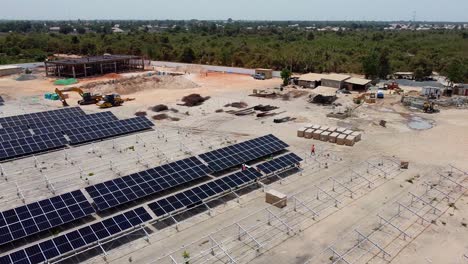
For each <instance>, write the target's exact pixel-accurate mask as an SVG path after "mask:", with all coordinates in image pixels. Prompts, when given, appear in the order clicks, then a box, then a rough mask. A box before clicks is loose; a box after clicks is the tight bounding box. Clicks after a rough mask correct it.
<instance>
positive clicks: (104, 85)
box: [82, 76, 198, 95]
mask: <svg viewBox="0 0 468 264" xmlns="http://www.w3.org/2000/svg"><path fill="white" fill-rule="evenodd" d="M197 87H198V85H197V84H196V83H194V82H192V81H190V80H187V79H186V78H185V77H184V76H149V77H143V76H137V77H130V78H121V79H117V80H109V81H104V82H97V83H89V84H85V85H83V86H82V88H86V89H93V92H94V93H100V94H108V93H118V94H122V95H125V94H132V93H136V92H139V91H143V90H152V89H171V90H172V89H192V88H197Z"/></svg>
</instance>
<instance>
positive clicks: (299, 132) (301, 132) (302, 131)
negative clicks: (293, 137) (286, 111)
mask: <svg viewBox="0 0 468 264" xmlns="http://www.w3.org/2000/svg"><path fill="white" fill-rule="evenodd" d="M307 129H308V128H307V127H301V128H299V129H298V130H297V136H298V137H304V136H305V132H306V130H307Z"/></svg>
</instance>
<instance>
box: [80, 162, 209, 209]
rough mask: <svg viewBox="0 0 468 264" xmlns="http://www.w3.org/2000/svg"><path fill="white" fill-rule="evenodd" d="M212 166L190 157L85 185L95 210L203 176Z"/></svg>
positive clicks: (107, 207) (110, 206) (113, 205)
mask: <svg viewBox="0 0 468 264" xmlns="http://www.w3.org/2000/svg"><path fill="white" fill-rule="evenodd" d="M208 173H211V170H210V169H209V168H208V167H207V166H205V165H204V164H203V163H202V162H200V161H199V160H198V159H197V158H195V157H191V158H187V159H183V160H179V161H176V162H172V163H169V164H165V165H162V166H159V167H155V168H152V169H149V170H145V171H142V172H138V173H134V174H131V175H128V176H125V177H121V178H118V179H115V180H111V181H107V182H104V183H99V184H96V185H93V186H89V187H86V191H87V192H88V193H89V194H90V196H91V197H92V198H93V200H94V203H95V204H96V206H97V208H98V211H103V210H106V209H109V208H112V207H115V206H117V205H120V204H123V203H127V202H129V201H133V200H136V199H139V198H142V197H145V196H147V195H151V194H156V193H159V192H162V191H165V190H168V189H170V188H173V187H176V186H179V185H181V184H184V183H187V182H190V181H193V180H196V179H200V178H202V177H205V176H206V175H207V174H208Z"/></svg>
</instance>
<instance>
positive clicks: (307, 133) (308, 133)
mask: <svg viewBox="0 0 468 264" xmlns="http://www.w3.org/2000/svg"><path fill="white" fill-rule="evenodd" d="M314 131H315V130H313V129H312V128H307V129H306V131H305V132H304V137H305V138H312V135H313V133H314Z"/></svg>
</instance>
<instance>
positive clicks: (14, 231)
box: [0, 191, 94, 263]
mask: <svg viewBox="0 0 468 264" xmlns="http://www.w3.org/2000/svg"><path fill="white" fill-rule="evenodd" d="M92 213H94V209H93V207H92V206H91V204H90V203H89V202H88V201H87V200H86V198H85V196H84V195H83V193H82V192H81V191H74V192H71V193H65V194H62V195H59V196H54V197H52V198H50V199H45V200H42V201H39V202H34V203H30V204H27V205H24V206H20V207H17V208H14V209H10V210H7V211H3V212H1V213H0V245H3V244H6V243H9V242H11V241H15V240H18V239H20V238H23V237H27V236H30V235H32V234H35V233H39V232H41V231H45V230H48V229H51V228H53V227H57V226H60V225H62V224H65V223H68V222H71V221H74V220H76V219H80V218H83V217H85V216H87V215H90V214H92ZM0 263H1V262H0Z"/></svg>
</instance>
